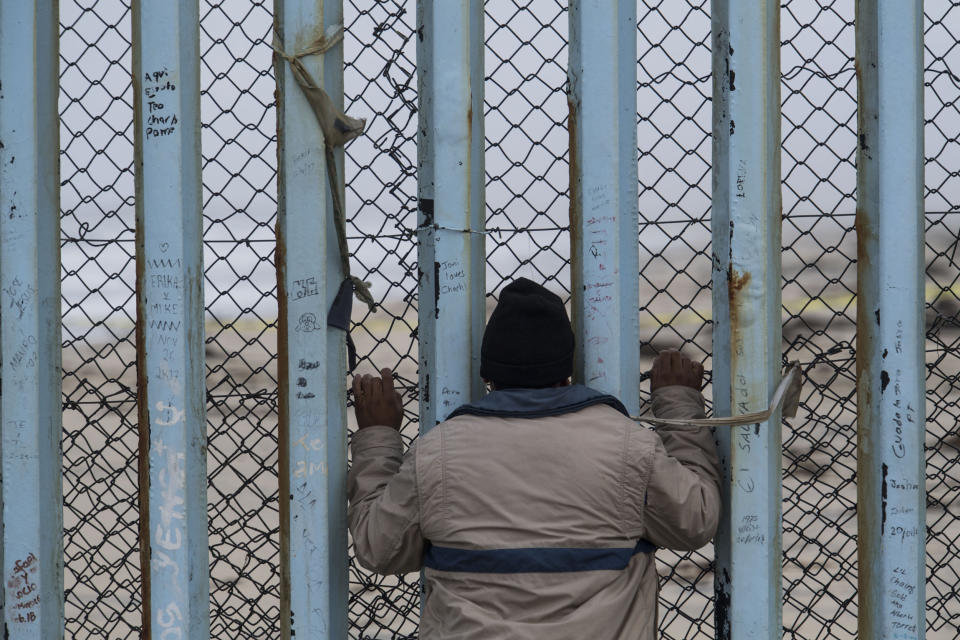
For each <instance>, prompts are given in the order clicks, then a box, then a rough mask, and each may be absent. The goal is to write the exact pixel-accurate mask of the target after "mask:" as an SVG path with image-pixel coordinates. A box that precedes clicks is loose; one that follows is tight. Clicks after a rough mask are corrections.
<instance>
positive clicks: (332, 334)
mask: <svg viewBox="0 0 960 640" xmlns="http://www.w3.org/2000/svg"><path fill="white" fill-rule="evenodd" d="M274 12H275V14H274V15H275V24H276V27H277V30H278V36H279V40H280V44H281V46H282V47H283V50H284V51H285V52H287V53H289V54H291V55H296V54H297V53H299V52H302V51H304V50H305V49H307V48H308V47H309V46H311V45H312V44H313V43H314V42H315V41H316V40H317V38H318V37H319V36H321V35H323V34H324V33H327V32H328V31H329V29H330V27H336V26H337V25H340V24H342V21H343V10H342V3H341V2H340V1H339V0H326V2H317V1H316V0H276V2H275V3H274ZM275 60H276V66H275V71H276V77H277V85H278V87H277V88H278V93H277V101H278V105H277V127H278V140H277V142H278V148H277V155H278V182H277V193H278V207H279V208H278V217H277V252H276V265H277V285H278V289H279V292H278V302H279V311H280V316H279V337H278V338H279V355H280V363H279V376H280V385H279V392H280V398H279V405H280V589H281V595H280V628H281V637H283V638H294V637H295V638H301V637H305V638H345V637H347V562H348V560H347V490H346V475H347V470H346V469H347V462H346V461H347V435H346V431H347V428H346V386H345V385H346V377H345V376H346V368H347V367H346V345H345V334H344V332H343V331H341V330H340V329H336V328H330V327H328V326H327V312H328V310H329V309H330V306H331V304H332V303H333V300H334V297H335V296H336V294H337V291H338V289H339V286H340V283H341V281H342V280H343V278H344V274H343V273H342V268H341V266H340V254H339V250H338V245H337V239H336V228H335V227H334V215H333V205H332V202H331V193H330V187H329V186H328V184H329V183H328V180H327V170H326V159H325V142H324V138H323V133H322V132H321V129H320V126H319V124H318V122H317V118H316V116H315V115H314V112H313V111H312V110H311V108H310V104H309V103H308V101H307V100H306V98H305V97H304V96H303V94H302V92H301V90H300V89H299V87H298V86H297V83H296V80H295V79H294V77H293V74H292V72H291V70H290V65H289V64H288V63H287V62H286V61H285V60H283V59H282V58H280V57H277V58H275ZM301 61H302V62H303V65H304V66H305V67H306V69H307V71H308V72H309V73H310V75H311V76H312V77H313V79H314V80H315V81H316V82H317V83H318V85H319V86H321V87H323V88H324V90H325V91H326V92H327V93H328V95H329V96H330V98H331V99H332V100H333V102H334V104H336V105H337V106H340V105H342V102H343V78H342V75H343V45H342V43H341V44H337V45H335V46H334V48H333V49H331V50H329V51H327V52H326V53H323V54H322V55H308V56H305V57H303V58H302V59H301ZM336 155H337V163H338V172H337V175H338V176H339V178H340V180H341V183H340V184H339V185H338V187H337V188H338V189H340V199H341V200H340V201H341V202H342V201H343V183H342V179H343V170H342V169H343V164H342V163H343V156H342V152H338V153H337V154H336Z"/></svg>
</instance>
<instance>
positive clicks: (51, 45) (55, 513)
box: [0, 0, 63, 640]
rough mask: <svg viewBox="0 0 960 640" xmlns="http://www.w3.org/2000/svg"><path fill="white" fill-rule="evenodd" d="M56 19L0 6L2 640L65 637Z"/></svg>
mask: <svg viewBox="0 0 960 640" xmlns="http://www.w3.org/2000/svg"><path fill="white" fill-rule="evenodd" d="M58 18H59V16H58V12H57V3H56V2H53V1H50V0H36V1H32V0H22V1H18V2H3V3H0V80H2V83H3V84H2V87H0V211H2V215H0V289H2V291H0V301H2V304H3V311H2V314H3V326H2V341H0V342H2V345H3V347H2V351H3V356H4V358H5V361H4V363H3V374H4V375H3V383H2V387H3V388H2V401H0V405H2V406H0V413H2V420H3V423H2V436H3V438H2V440H3V446H2V462H3V465H2V467H3V468H2V478H3V483H2V498H3V548H2V565H3V604H2V606H3V608H4V612H3V613H4V616H3V617H4V634H3V636H4V638H15V639H27V638H36V639H42V640H48V639H51V638H62V637H63V549H62V542H61V541H62V537H63V520H62V513H61V505H62V503H63V501H62V496H61V466H60V465H61V461H60V431H61V424H62V420H61V398H60V382H61V381H60V377H61V374H60V200H59V197H60V180H59V171H60V165H59V160H58V157H59V150H60V148H59V131H60V127H59V116H58V113H57V93H58V86H57V83H58V77H59V74H58V69H59V57H58V43H57V36H58V27H59V22H58Z"/></svg>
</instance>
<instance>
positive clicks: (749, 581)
mask: <svg viewBox="0 0 960 640" xmlns="http://www.w3.org/2000/svg"><path fill="white" fill-rule="evenodd" d="M711 12H712V22H713V214H712V216H713V220H712V228H713V252H714V255H713V262H714V270H713V309H714V311H713V317H714V319H715V325H714V334H713V352H714V353H713V393H714V412H715V413H717V414H719V415H739V414H744V413H748V412H750V411H756V410H759V409H762V408H764V407H766V405H767V402H768V400H769V399H770V395H771V394H772V393H773V390H774V389H775V388H776V386H777V383H778V382H779V375H780V365H781V355H780V350H781V345H780V341H781V335H780V251H781V243H780V216H781V208H780V207H781V205H780V111H779V108H780V45H779V34H780V3H779V2H777V1H775V0H761V1H759V2H735V1H733V0H715V1H714V2H713V4H712V5H711ZM727 411H730V412H731V413H730V414H728V413H727ZM717 440H718V444H719V450H720V455H721V460H722V462H723V466H724V482H723V485H722V493H723V501H724V509H723V512H722V517H721V522H720V528H719V531H718V533H717V538H716V556H717V573H716V582H715V591H716V608H715V616H716V625H717V638H733V639H735V640H741V639H747V638H750V639H752V638H758V639H759V638H763V639H769V638H777V637H780V636H781V634H782V629H783V626H782V622H781V620H782V611H781V599H782V585H781V539H780V535H781V533H780V531H781V529H780V519H781V505H780V500H781V498H780V493H781V491H780V478H781V455H780V444H781V443H780V417H779V412H778V413H777V414H776V415H775V416H774V417H771V419H770V420H769V421H768V422H763V423H760V424H756V425H745V426H740V427H736V428H734V429H732V430H728V429H718V430H717Z"/></svg>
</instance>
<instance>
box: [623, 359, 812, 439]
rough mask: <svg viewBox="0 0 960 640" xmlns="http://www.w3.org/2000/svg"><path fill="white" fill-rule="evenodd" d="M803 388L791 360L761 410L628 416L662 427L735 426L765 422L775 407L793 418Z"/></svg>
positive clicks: (799, 372)
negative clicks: (689, 416)
mask: <svg viewBox="0 0 960 640" xmlns="http://www.w3.org/2000/svg"><path fill="white" fill-rule="evenodd" d="M802 388H803V373H802V372H801V371H800V363H799V362H791V363H790V366H789V367H788V368H787V371H786V372H785V374H784V376H783V379H782V380H780V384H779V385H777V388H776V390H775V391H774V392H773V397H772V398H771V399H770V405H769V406H768V407H767V408H766V409H764V410H763V411H752V412H750V413H744V414H741V415H739V416H724V417H719V418H701V419H689V420H682V419H670V418H656V417H654V416H651V415H649V414H644V415H642V416H630V418H631V419H633V420H635V421H636V422H645V423H647V424H652V425H656V426H664V427H685V426H690V427H736V426H739V425H744V424H757V423H760V422H766V421H767V420H769V419H770V416H772V415H773V414H774V413H775V412H776V411H777V409H781V408H782V409H783V417H785V418H793V417H795V416H796V415H797V409H798V407H799V406H800V391H801V389H802Z"/></svg>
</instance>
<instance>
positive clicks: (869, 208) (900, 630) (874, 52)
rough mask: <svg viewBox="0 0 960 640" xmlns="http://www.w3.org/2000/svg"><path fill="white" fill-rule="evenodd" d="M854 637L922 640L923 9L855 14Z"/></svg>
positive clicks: (883, 3)
mask: <svg viewBox="0 0 960 640" xmlns="http://www.w3.org/2000/svg"><path fill="white" fill-rule="evenodd" d="M856 25H857V71H858V73H857V76H858V79H859V83H858V102H859V105H858V107H859V111H858V113H859V134H860V137H859V142H860V144H859V147H858V155H857V170H858V171H857V204H858V207H857V222H856V225H857V245H858V252H857V283H858V285H857V286H858V288H857V408H858V413H857V415H858V417H857V436H858V437H857V445H858V449H859V453H858V457H857V478H858V484H857V498H858V500H857V526H858V561H859V568H860V569H859V576H858V577H859V590H858V593H859V610H860V615H859V630H860V634H859V637H860V638H863V639H864V640H879V639H881V638H882V639H885V640H893V639H895V638H896V639H898V640H899V639H907V638H909V639H921V638H923V637H924V633H925V626H926V619H925V618H926V616H925V595H924V594H925V591H924V584H925V581H924V544H925V542H926V525H925V472H924V427H925V411H924V402H925V400H924V382H925V373H926V370H925V368H924V325H923V318H924V288H923V285H924V262H923V261H924V256H923V253H924V245H923V233H924V213H923V158H924V153H923V31H922V26H923V3H922V2H921V1H920V0H862V1H861V2H858V3H857V15H856Z"/></svg>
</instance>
